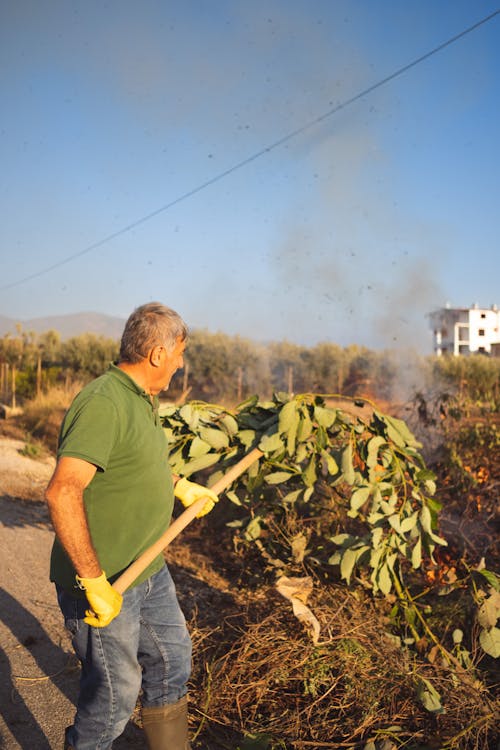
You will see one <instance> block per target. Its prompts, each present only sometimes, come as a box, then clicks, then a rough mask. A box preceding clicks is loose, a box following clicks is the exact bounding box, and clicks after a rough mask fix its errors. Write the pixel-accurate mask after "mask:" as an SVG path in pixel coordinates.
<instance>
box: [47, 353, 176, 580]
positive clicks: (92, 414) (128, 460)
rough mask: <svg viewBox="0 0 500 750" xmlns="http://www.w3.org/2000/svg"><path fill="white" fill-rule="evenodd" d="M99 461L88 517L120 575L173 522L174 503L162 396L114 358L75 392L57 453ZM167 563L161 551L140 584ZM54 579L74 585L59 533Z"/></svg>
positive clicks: (100, 549) (109, 570)
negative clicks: (160, 402) (160, 414)
mask: <svg viewBox="0 0 500 750" xmlns="http://www.w3.org/2000/svg"><path fill="white" fill-rule="evenodd" d="M62 456H72V457H74V458H81V459H83V460H84V461H88V462H89V463H92V464H94V465H95V466H97V472H96V474H95V475H94V478H93V479H92V481H91V482H90V484H89V485H88V487H86V489H85V491H84V503H85V510H86V513H87V520H88V525H89V529H90V534H91V537H92V542H93V544H94V547H95V550H96V552H97V556H98V558H99V562H100V564H101V567H102V569H103V570H104V571H106V575H107V577H108V578H110V579H111V580H113V579H114V578H117V577H118V575H120V573H122V572H123V571H124V570H125V568H127V567H128V566H129V565H130V563H131V562H133V561H134V560H135V559H136V558H137V557H139V555H140V554H141V553H142V552H144V550H146V549H147V548H148V547H150V546H151V544H153V542H155V541H156V540H157V539H158V538H159V537H160V536H161V534H162V533H163V532H164V531H165V530H166V529H167V528H168V526H169V523H170V518H171V515H172V508H173V504H174V492H173V482H172V474H171V471H170V466H169V464H168V460H167V456H168V446H167V440H166V437H165V433H164V431H163V428H162V426H161V423H160V420H159V417H158V400H157V398H155V399H154V401H153V402H152V401H151V399H150V397H149V396H148V394H147V393H146V391H144V390H143V388H141V387H140V386H139V385H138V384H137V383H136V382H135V381H134V380H132V378H130V377H129V376H128V375H127V374H126V373H125V372H123V370H121V369H120V368H119V367H116V366H115V365H111V366H110V368H109V370H108V371H107V372H106V373H105V374H104V375H101V377H99V378H97V379H96V380H94V381H92V382H91V383H89V384H88V385H87V386H85V387H84V388H83V389H82V391H81V392H80V393H79V394H78V395H77V396H76V398H75V400H74V401H73V403H72V404H71V406H70V408H69V410H68V412H67V414H66V416H65V418H64V421H63V423H62V427H61V433H60V436H59V448H58V458H60V457H62ZM163 564H164V560H163V556H162V555H158V557H157V558H156V559H155V560H154V561H153V562H152V563H151V565H150V566H149V567H148V568H147V569H146V570H145V571H144V573H143V574H142V575H141V576H140V577H139V578H138V579H137V581H136V582H135V584H134V585H136V584H138V583H140V582H141V581H143V580H145V579H146V578H148V577H149V576H151V575H152V574H153V573H155V572H157V571H158V570H159V569H160V568H161V567H162V565H163ZM50 578H51V580H52V581H55V582H56V583H58V584H60V585H61V586H62V587H63V588H65V589H67V590H73V589H74V588H75V570H74V568H73V566H72V564H71V562H70V560H69V558H68V557H67V555H66V553H65V552H64V550H63V549H62V547H61V545H60V543H59V541H58V539H57V538H56V539H55V541H54V546H53V549H52V556H51V566H50Z"/></svg>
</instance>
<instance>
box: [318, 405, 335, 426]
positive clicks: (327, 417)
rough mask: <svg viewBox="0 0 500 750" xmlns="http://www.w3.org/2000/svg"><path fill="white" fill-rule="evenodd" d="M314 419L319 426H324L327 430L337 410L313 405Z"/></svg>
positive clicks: (333, 420)
mask: <svg viewBox="0 0 500 750" xmlns="http://www.w3.org/2000/svg"><path fill="white" fill-rule="evenodd" d="M314 419H315V420H316V422H317V423H318V424H319V426H320V427H324V428H325V430H328V429H329V428H330V427H331V426H332V424H333V423H334V422H335V420H336V419H337V410H336V409H328V408H326V407H324V406H315V407H314Z"/></svg>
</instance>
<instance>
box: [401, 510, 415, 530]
mask: <svg viewBox="0 0 500 750" xmlns="http://www.w3.org/2000/svg"><path fill="white" fill-rule="evenodd" d="M417 520H418V512H417V513H412V514H411V516H407V517H406V518H403V520H402V521H401V533H402V534H406V533H407V532H408V531H411V530H412V529H414V528H415V526H416V525H417Z"/></svg>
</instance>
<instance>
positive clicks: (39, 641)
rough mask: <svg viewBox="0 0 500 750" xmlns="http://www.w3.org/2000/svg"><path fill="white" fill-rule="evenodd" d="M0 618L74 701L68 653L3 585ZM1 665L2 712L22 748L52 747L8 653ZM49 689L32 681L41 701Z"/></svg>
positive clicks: (37, 662)
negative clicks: (22, 689)
mask: <svg viewBox="0 0 500 750" xmlns="http://www.w3.org/2000/svg"><path fill="white" fill-rule="evenodd" d="M0 619H1V620H2V622H3V623H4V625H5V626H6V627H7V628H9V629H10V631H11V632H12V634H13V635H14V637H15V638H16V640H17V642H18V643H19V644H20V646H21V647H24V648H25V649H26V650H27V651H29V653H30V655H31V657H32V658H33V659H34V661H35V663H36V664H37V666H38V667H39V669H40V671H41V672H42V673H43V675H44V676H46V677H47V678H48V680H49V682H52V683H53V685H54V686H56V687H57V689H58V690H59V691H61V692H62V693H63V695H65V696H66V697H67V698H68V700H69V701H72V702H74V698H75V689H74V685H73V683H74V677H73V676H72V675H71V674H70V673H69V671H68V669H67V667H68V654H67V653H65V651H64V650H63V649H62V648H61V647H60V646H57V645H56V644H55V643H54V642H53V641H52V640H51V638H50V637H49V636H48V635H47V633H46V631H45V630H44V629H43V627H42V626H41V625H40V623H39V622H38V620H37V619H36V617H34V615H32V614H31V612H29V611H28V610H27V609H26V608H25V607H24V606H23V605H22V604H20V603H19V602H18V601H17V599H16V598H15V597H13V596H12V595H11V594H9V593H8V592H7V591H5V589H3V588H0ZM0 664H1V670H2V675H3V679H2V680H1V683H0V713H1V714H2V716H3V718H4V720H5V723H6V724H7V725H8V726H9V728H10V730H11V732H12V734H13V735H14V737H15V738H16V740H17V741H18V742H19V744H20V746H21V747H36V748H40V750H42V749H43V748H50V744H49V743H48V740H47V738H46V736H45V734H44V732H43V731H42V729H41V727H40V725H39V724H38V722H37V720H36V719H35V717H34V716H33V714H32V712H31V711H30V710H29V708H28V706H27V705H26V703H25V701H24V699H23V697H22V695H21V694H20V691H19V689H18V683H17V681H16V679H15V678H14V677H13V676H12V674H11V668H10V662H9V658H8V655H7V654H6V653H5V652H2V653H1V654H0ZM73 666H74V664H73ZM51 675H53V676H51ZM46 689H47V688H46V686H45V687H44V686H43V683H42V684H40V686H37V685H36V683H33V694H34V695H35V693H36V697H38V694H40V698H41V700H43V691H44V690H46Z"/></svg>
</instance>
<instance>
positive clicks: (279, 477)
mask: <svg viewBox="0 0 500 750" xmlns="http://www.w3.org/2000/svg"><path fill="white" fill-rule="evenodd" d="M293 476H295V475H294V474H292V473H291V472H290V471H273V472H272V474H268V475H267V476H265V477H264V481H265V482H267V483H268V484H282V483H283V482H286V481H287V479H290V477H293ZM299 492H300V490H299Z"/></svg>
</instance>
